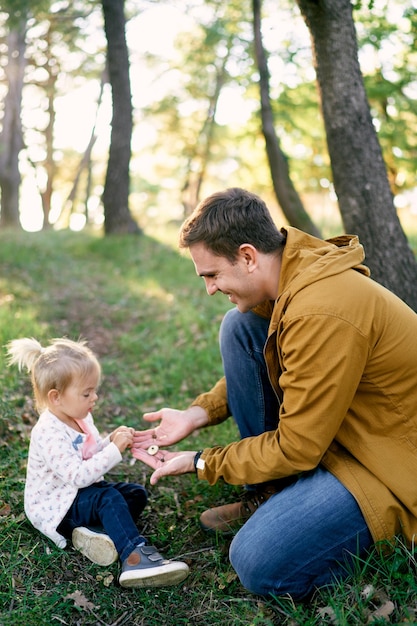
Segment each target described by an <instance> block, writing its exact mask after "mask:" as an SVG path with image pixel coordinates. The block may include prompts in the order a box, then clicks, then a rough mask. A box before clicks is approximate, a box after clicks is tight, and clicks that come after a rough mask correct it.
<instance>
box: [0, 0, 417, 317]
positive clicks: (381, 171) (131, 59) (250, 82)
mask: <svg viewBox="0 0 417 626" xmlns="http://www.w3.org/2000/svg"><path fill="white" fill-rule="evenodd" d="M2 9H3V13H1V14H0V26H1V30H2V32H3V35H4V36H3V39H2V52H3V54H2V56H1V57H0V59H1V69H2V71H3V77H1V76H0V85H1V88H2V89H3V95H4V98H3V100H2V102H3V117H2V120H1V121H2V130H1V134H0V190H1V211H0V227H3V228H4V227H19V226H21V225H22V226H23V227H24V228H27V229H28V230H36V229H39V228H49V227H51V226H54V227H55V228H62V227H67V226H70V227H71V228H74V229H81V228H83V227H85V225H86V224H89V225H95V226H96V227H99V228H103V229H104V232H105V234H109V233H115V232H119V233H120V232H140V231H141V229H143V228H146V225H147V224H149V223H150V222H151V223H152V224H153V226H155V224H156V223H158V224H163V223H166V222H167V221H169V220H180V219H182V218H183V217H185V216H186V215H188V214H189V213H190V212H191V211H192V209H193V208H194V207H195V206H196V204H197V203H198V201H199V200H200V199H201V198H202V197H203V196H205V195H208V193H210V192H211V191H214V190H218V189H219V188H224V187H227V186H244V187H247V188H250V189H252V190H253V191H255V192H257V193H259V194H260V195H262V196H263V197H264V198H265V200H266V201H267V202H268V204H269V205H270V206H271V208H272V211H273V212H274V214H275V215H276V216H277V220H278V221H279V222H280V223H289V224H291V225H293V226H297V227H299V228H302V229H304V230H306V231H308V232H310V233H312V234H315V235H319V236H321V235H323V234H324V235H326V232H327V233H328V232H329V230H330V231H331V230H332V229H333V230H335V229H336V230H339V231H340V230H345V231H346V232H351V233H356V234H358V235H359V237H360V239H361V241H362V243H363V244H364V246H365V251H366V255H367V257H366V258H367V263H368V265H369V266H370V268H371V271H372V273H373V276H374V278H375V279H376V280H378V281H379V282H381V283H383V284H385V285H386V286H387V287H388V288H390V289H392V290H393V291H395V292H396V293H397V294H398V295H399V296H400V297H401V298H403V299H404V300H405V301H406V302H408V303H409V304H410V306H412V307H413V308H414V309H417V294H416V290H415V289H414V284H415V283H416V281H417V264H416V262H415V258H414V255H413V254H412V251H411V249H410V246H409V245H408V242H407V236H406V234H405V232H404V225H405V228H407V227H408V224H409V222H410V221H411V222H413V221H415V218H416V211H417V209H416V176H415V164H416V139H415V137H416V133H415V132H414V129H415V126H416V102H417V87H416V79H415V76H416V71H415V70H416V56H417V52H416V45H415V38H416V30H417V29H416V12H417V10H416V6H415V0H412V2H411V3H410V2H406V1H405V0H395V1H391V2H389V3H388V2H387V1H386V0H367V1H362V0H361V1H358V2H354V3H351V2H349V1H348V0H338V1H337V2H336V1H335V0H325V1H323V2H320V3H316V2H312V1H311V0H297V2H290V1H289V0H283V1H282V2H280V3H279V5H278V7H277V6H276V3H274V2H271V1H270V0H265V1H264V2H263V3H262V2H261V0H252V2H249V1H247V2H243V3H242V2H228V3H222V2H219V0H209V1H207V2H202V1H201V0H191V1H190V2H188V3H182V2H173V1H168V2H153V1H152V0H143V1H142V2H139V1H132V0H130V1H128V2H126V3H125V2H124V1H123V0H111V1H109V0H102V2H90V3H89V4H88V5H87V6H86V5H85V3H83V2H77V1H75V2H71V3H69V2H66V1H59V2H51V0H37V1H36V2H30V3H28V2H27V0H18V1H16V0H13V1H12V2H10V0H3V4H2ZM1 78H3V80H1ZM387 261H388V262H387Z"/></svg>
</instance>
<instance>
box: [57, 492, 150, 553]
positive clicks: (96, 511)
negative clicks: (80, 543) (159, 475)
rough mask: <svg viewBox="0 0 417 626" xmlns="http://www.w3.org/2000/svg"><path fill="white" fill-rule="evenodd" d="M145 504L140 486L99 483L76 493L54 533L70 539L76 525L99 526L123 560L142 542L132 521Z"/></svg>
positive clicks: (145, 498) (145, 500)
mask: <svg viewBox="0 0 417 626" xmlns="http://www.w3.org/2000/svg"><path fill="white" fill-rule="evenodd" d="M146 502H147V493H146V490H145V488H144V487H142V485H137V484H135V483H110V482H107V481H105V480H101V481H99V482H97V483H93V484H92V485H90V486H89V487H85V488H83V489H80V490H79V491H78V493H77V496H76V498H75V500H74V502H73V503H72V505H71V507H70V508H69V510H68V512H67V514H66V515H65V517H64V519H63V520H62V522H61V523H60V525H59V526H58V528H57V531H58V532H59V533H61V534H62V535H63V536H64V537H67V538H68V539H70V538H71V534H72V531H73V530H74V528H76V527H77V526H87V527H92V528H94V527H102V528H103V529H104V531H105V533H106V534H107V535H108V536H109V537H110V538H111V539H112V540H113V543H114V545H115V547H116V550H117V552H118V554H119V557H120V560H121V561H124V560H125V559H127V557H128V556H129V554H130V553H131V552H133V550H134V549H135V548H136V547H137V546H138V545H139V544H141V543H145V539H144V538H143V537H142V535H141V534H140V533H139V530H138V529H137V527H136V524H135V522H136V521H137V520H138V518H139V515H140V514H141V513H142V511H143V509H144V508H145V505H146Z"/></svg>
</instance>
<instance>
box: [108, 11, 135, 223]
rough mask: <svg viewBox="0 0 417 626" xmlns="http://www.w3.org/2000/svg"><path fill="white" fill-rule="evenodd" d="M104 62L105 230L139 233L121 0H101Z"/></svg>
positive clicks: (127, 64) (127, 63) (126, 53)
mask: <svg viewBox="0 0 417 626" xmlns="http://www.w3.org/2000/svg"><path fill="white" fill-rule="evenodd" d="M102 6H103V15H104V29H105V33H106V38H107V65H108V72H109V82H110V85H111V89H112V98H113V118H112V130H111V139H110V153H109V161H108V165H107V174H106V182H105V185H104V192H103V205H104V230H105V233H106V234H115V233H139V232H140V228H139V226H138V225H137V223H136V222H135V221H134V219H133V218H132V216H131V214H130V211H129V191H130V176H129V166H130V157H131V138H132V126H133V122H132V96H131V90H130V77H129V56H128V50H127V44H126V32H125V16H124V0H102Z"/></svg>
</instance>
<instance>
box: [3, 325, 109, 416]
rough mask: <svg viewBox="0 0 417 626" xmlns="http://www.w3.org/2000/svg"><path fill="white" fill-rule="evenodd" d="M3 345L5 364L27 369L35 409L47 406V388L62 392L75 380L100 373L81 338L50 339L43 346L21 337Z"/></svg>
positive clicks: (96, 363) (97, 364) (94, 358)
mask: <svg viewBox="0 0 417 626" xmlns="http://www.w3.org/2000/svg"><path fill="white" fill-rule="evenodd" d="M6 348H7V353H8V364H9V365H17V366H18V368H19V370H22V369H23V368H26V369H27V370H28V372H30V374H31V381H32V388H33V393H34V396H35V402H36V408H37V409H38V411H42V410H43V409H44V408H45V407H46V406H47V399H48V392H49V391H50V390H51V389H57V391H59V392H60V393H62V392H64V391H65V389H67V387H68V386H69V385H71V384H72V383H73V382H74V381H75V380H83V379H84V378H86V377H87V376H88V375H90V374H92V373H95V374H97V375H98V377H99V379H100V376H101V367H100V363H99V362H98V360H97V357H96V356H95V354H94V353H93V352H92V351H91V350H90V348H88V347H87V345H86V342H85V341H84V340H79V341H72V340H71V339H67V338H66V337H63V338H60V339H52V340H51V342H50V344H49V345H48V346H47V347H46V348H43V347H42V346H41V344H40V343H39V341H37V339H34V338H33V337H31V338H29V337H25V338H23V339H14V340H13V341H10V342H9V343H8V344H7V346H6Z"/></svg>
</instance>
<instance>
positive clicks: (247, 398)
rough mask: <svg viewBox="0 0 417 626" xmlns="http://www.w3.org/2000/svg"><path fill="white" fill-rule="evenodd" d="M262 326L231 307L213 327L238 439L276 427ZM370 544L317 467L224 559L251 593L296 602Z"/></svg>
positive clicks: (255, 521)
mask: <svg viewBox="0 0 417 626" xmlns="http://www.w3.org/2000/svg"><path fill="white" fill-rule="evenodd" d="M268 325H269V321H268V320H265V319H263V318H261V317H259V316H258V315H255V314H254V313H252V312H248V313H240V312H239V311H238V310H237V309H232V310H230V311H228V313H227V314H226V315H225V317H224V320H223V322H222V325H221V328H220V350H221V354H222V359H223V366H224V373H225V376H226V381H227V393H228V404H229V408H230V411H231V414H232V415H233V417H234V419H235V420H236V423H237V426H238V428H239V432H240V435H241V437H242V438H243V437H249V436H253V435H258V434H260V433H263V432H265V431H267V430H272V429H275V428H276V427H277V419H278V410H279V402H278V400H277V398H276V396H275V393H274V391H273V389H272V387H271V385H270V383H269V379H268V374H267V370H266V365H265V360H264V356H263V347H264V344H265V341H266V336H267V332H268ZM371 545H372V537H371V534H370V532H369V529H368V527H367V525H366V522H365V519H364V517H363V515H362V513H361V511H360V509H359V506H358V504H357V503H356V500H355V499H354V497H353V496H352V495H351V494H350V493H349V492H348V491H347V489H346V488H345V487H344V486H343V485H342V484H341V483H340V482H339V481H338V480H337V478H335V477H334V476H333V475H332V474H330V473H329V472H328V471H326V470H325V469H324V468H323V467H321V466H319V467H317V468H316V469H315V470H313V471H311V472H306V473H304V474H303V475H301V476H300V477H299V478H298V480H296V481H295V482H294V483H293V484H291V485H290V486H287V487H285V488H284V489H283V490H282V491H280V492H278V493H276V494H274V495H273V496H271V497H270V498H269V500H268V501H267V502H265V503H264V504H263V505H262V506H261V507H260V508H259V509H257V511H256V512H255V513H254V514H253V515H252V516H251V517H250V518H249V520H248V521H247V522H246V523H245V525H244V526H243V527H242V528H241V529H240V530H239V532H238V533H237V534H236V535H235V537H234V539H233V541H232V544H231V546H230V555H229V556H230V561H231V563H232V565H233V567H234V569H235V570H236V572H237V574H238V576H239V578H240V580H241V582H242V584H243V585H244V586H245V587H246V588H247V589H249V590H250V591H252V592H253V593H257V594H260V595H277V596H278V595H284V594H290V595H291V596H292V597H293V598H294V599H299V600H300V599H303V598H307V597H308V596H309V595H310V594H311V593H312V592H313V591H314V589H315V588H316V587H320V586H323V585H327V584H331V583H332V582H334V580H335V579H337V578H338V579H340V578H343V577H346V576H347V575H348V567H349V563H351V562H352V559H353V558H354V556H355V555H356V556H363V555H364V554H365V552H366V550H367V549H369V547H370V546H371Z"/></svg>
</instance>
